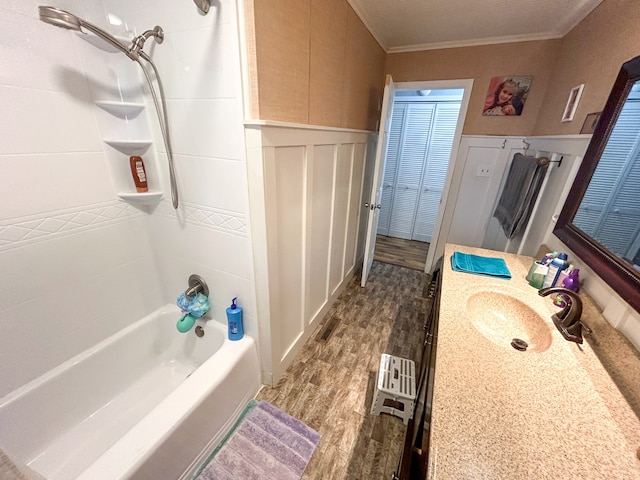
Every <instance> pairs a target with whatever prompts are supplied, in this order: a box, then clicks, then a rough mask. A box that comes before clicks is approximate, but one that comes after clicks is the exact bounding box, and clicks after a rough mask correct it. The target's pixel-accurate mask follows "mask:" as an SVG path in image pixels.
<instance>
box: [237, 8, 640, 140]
mask: <svg viewBox="0 0 640 480" xmlns="http://www.w3.org/2000/svg"><path fill="white" fill-rule="evenodd" d="M246 5H247V28H248V29H249V32H248V37H249V40H248V47H249V59H250V78H251V88H252V90H251V115H252V117H253V118H259V119H265V120H279V121H285V122H294V123H303V124H310V125H322V126H332V127H345V128H358V129H370V130H375V128H376V124H377V119H378V116H379V112H378V108H379V102H380V97H381V87H382V84H383V81H384V78H383V77H384V73H391V75H392V76H393V78H394V80H395V81H396V82H406V81H417V80H447V79H461V78H472V79H473V80H474V86H473V92H472V95H471V100H470V104H469V111H468V113H467V119H466V121H465V125H464V133H465V134H467V135H524V136H529V135H560V134H573V133H579V132H580V129H581V127H582V124H583V122H584V119H585V117H586V115H587V114H588V113H591V112H597V111H601V110H602V108H603V107H604V104H605V102H606V99H607V97H608V94H609V91H610V89H611V86H612V85H613V81H614V79H615V77H616V75H617V73H618V71H619V69H620V65H621V64H622V63H623V62H625V61H626V60H629V59H631V58H633V57H634V56H636V55H639V54H640V28H638V27H637V22H636V20H637V19H638V18H640V1H639V0H604V1H603V3H602V4H601V5H600V6H599V7H598V8H596V9H595V10H594V11H593V12H592V13H591V14H590V15H589V16H587V17H586V18H585V19H584V20H583V21H582V22H581V23H580V24H579V25H577V26H576V27H575V28H574V29H573V30H572V31H571V32H569V33H568V34H567V35H566V36H565V37H564V38H563V39H556V40H543V41H531V42H519V43H509V44H497V45H484V46H477V47H464V48H449V49H441V50H425V51H421V52H409V53H395V54H388V55H385V53H384V51H383V50H382V49H381V48H380V46H379V45H378V43H377V42H376V41H375V39H374V38H373V37H372V35H371V34H370V33H369V32H368V30H367V29H366V27H365V26H364V24H363V23H362V22H361V21H360V19H359V18H358V16H357V15H356V14H355V12H354V11H353V9H352V8H351V7H350V5H349V4H348V3H347V1H346V0H247V1H246ZM256 39H258V40H257V41H256ZM502 75H532V76H533V82H532V84H531V90H530V94H529V97H528V99H527V103H526V105H525V108H524V110H523V112H522V115H521V116H519V117H484V116H482V113H481V112H482V107H483V105H484V99H485V96H486V94H487V89H488V86H489V80H490V79H491V77H493V76H502ZM581 83H584V84H585V88H584V92H583V95H582V99H581V101H580V103H579V105H578V109H577V111H576V115H575V118H574V120H573V121H572V122H565V123H562V122H561V121H560V119H561V117H562V112H563V110H564V107H565V104H566V101H567V97H568V95H569V92H570V90H571V89H572V88H573V87H574V86H576V85H579V84H581Z"/></svg>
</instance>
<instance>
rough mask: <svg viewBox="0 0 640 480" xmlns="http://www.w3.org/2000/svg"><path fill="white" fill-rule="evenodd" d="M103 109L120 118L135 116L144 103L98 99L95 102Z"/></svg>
mask: <svg viewBox="0 0 640 480" xmlns="http://www.w3.org/2000/svg"><path fill="white" fill-rule="evenodd" d="M95 103H96V105H98V106H99V107H100V108H102V109H103V110H104V111H106V112H109V113H110V114H111V115H114V116H116V117H120V118H133V117H137V116H138V115H139V114H140V112H141V111H142V110H143V109H144V103H137V102H117V101H110V100H98V101H96V102H95Z"/></svg>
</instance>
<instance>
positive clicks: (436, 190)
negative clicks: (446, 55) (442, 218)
mask: <svg viewBox="0 0 640 480" xmlns="http://www.w3.org/2000/svg"><path fill="white" fill-rule="evenodd" d="M459 114H460V104H459V103H439V104H437V105H436V110H435V116H434V122H433V131H432V133H431V136H430V138H429V146H428V149H427V161H426V169H425V171H424V175H423V177H422V188H421V191H420V198H419V200H418V209H417V212H416V220H415V225H414V229H413V235H412V239H413V240H420V241H422V242H431V237H432V235H433V230H434V229H435V226H436V220H437V218H438V210H439V209H440V199H441V198H442V190H443V189H444V181H445V179H446V177H447V167H448V165H449V158H450V156H451V148H452V147H453V138H454V134H455V131H456V124H457V123H458V115H459Z"/></svg>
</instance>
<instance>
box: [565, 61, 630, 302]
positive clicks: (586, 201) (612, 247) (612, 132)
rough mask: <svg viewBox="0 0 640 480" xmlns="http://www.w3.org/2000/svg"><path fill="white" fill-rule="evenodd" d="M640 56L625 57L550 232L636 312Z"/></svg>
mask: <svg viewBox="0 0 640 480" xmlns="http://www.w3.org/2000/svg"><path fill="white" fill-rule="evenodd" d="M639 156H640V57H636V58H634V59H633V60H630V61H628V62H626V63H625V64H624V65H623V66H622V68H621V70H620V73H619V74H618V77H617V79H616V81H615V83H614V86H613V89H612V91H611V94H610V95H609V99H608V100H607V104H606V106H605V108H604V110H603V111H602V116H601V117H600V122H599V123H598V125H597V126H596V129H595V131H594V134H593V137H592V139H591V143H590V144H589V147H588V149H587V152H586V154H585V158H584V160H583V161H582V165H581V166H580V169H579V170H578V174H577V176H576V179H575V181H574V183H573V186H572V187H571V191H570V192H569V196H568V197H567V201H566V203H565V205H564V207H563V209H562V212H561V213H560V217H559V218H558V222H557V224H556V227H555V229H554V230H553V233H554V234H555V235H556V236H557V237H558V238H559V239H560V240H562V241H563V242H564V243H565V244H566V245H567V246H568V247H569V248H570V249H571V250H573V252H574V253H575V254H576V255H578V256H579V257H580V258H581V259H582V260H583V261H584V262H585V263H586V264H587V265H589V266H590V267H591V268H592V269H593V270H594V271H595V272H597V273H598V275H599V276H600V277H601V278H602V279H603V280H604V281H606V282H607V284H609V285H610V286H611V287H612V288H613V289H614V290H615V291H616V292H617V293H618V294H619V295H620V296H621V297H622V298H623V299H624V300H626V301H627V302H628V303H629V304H630V305H631V306H632V307H633V308H635V309H636V310H637V311H639V312H640V160H639V159H638V157H639Z"/></svg>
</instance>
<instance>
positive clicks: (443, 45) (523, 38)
mask: <svg viewBox="0 0 640 480" xmlns="http://www.w3.org/2000/svg"><path fill="white" fill-rule="evenodd" d="M563 36H564V34H559V33H551V32H549V33H539V34H534V35H511V36H508V37H490V38H483V39H472V40H454V41H450V42H434V43H423V44H417V45H405V46H401V47H389V48H387V49H386V50H385V51H386V52H387V53H408V52H420V51H423V50H444V49H447V48H461V47H479V46H482V45H499V44H501V43H519V42H536V41H540V40H553V39H556V38H562V37H563Z"/></svg>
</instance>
